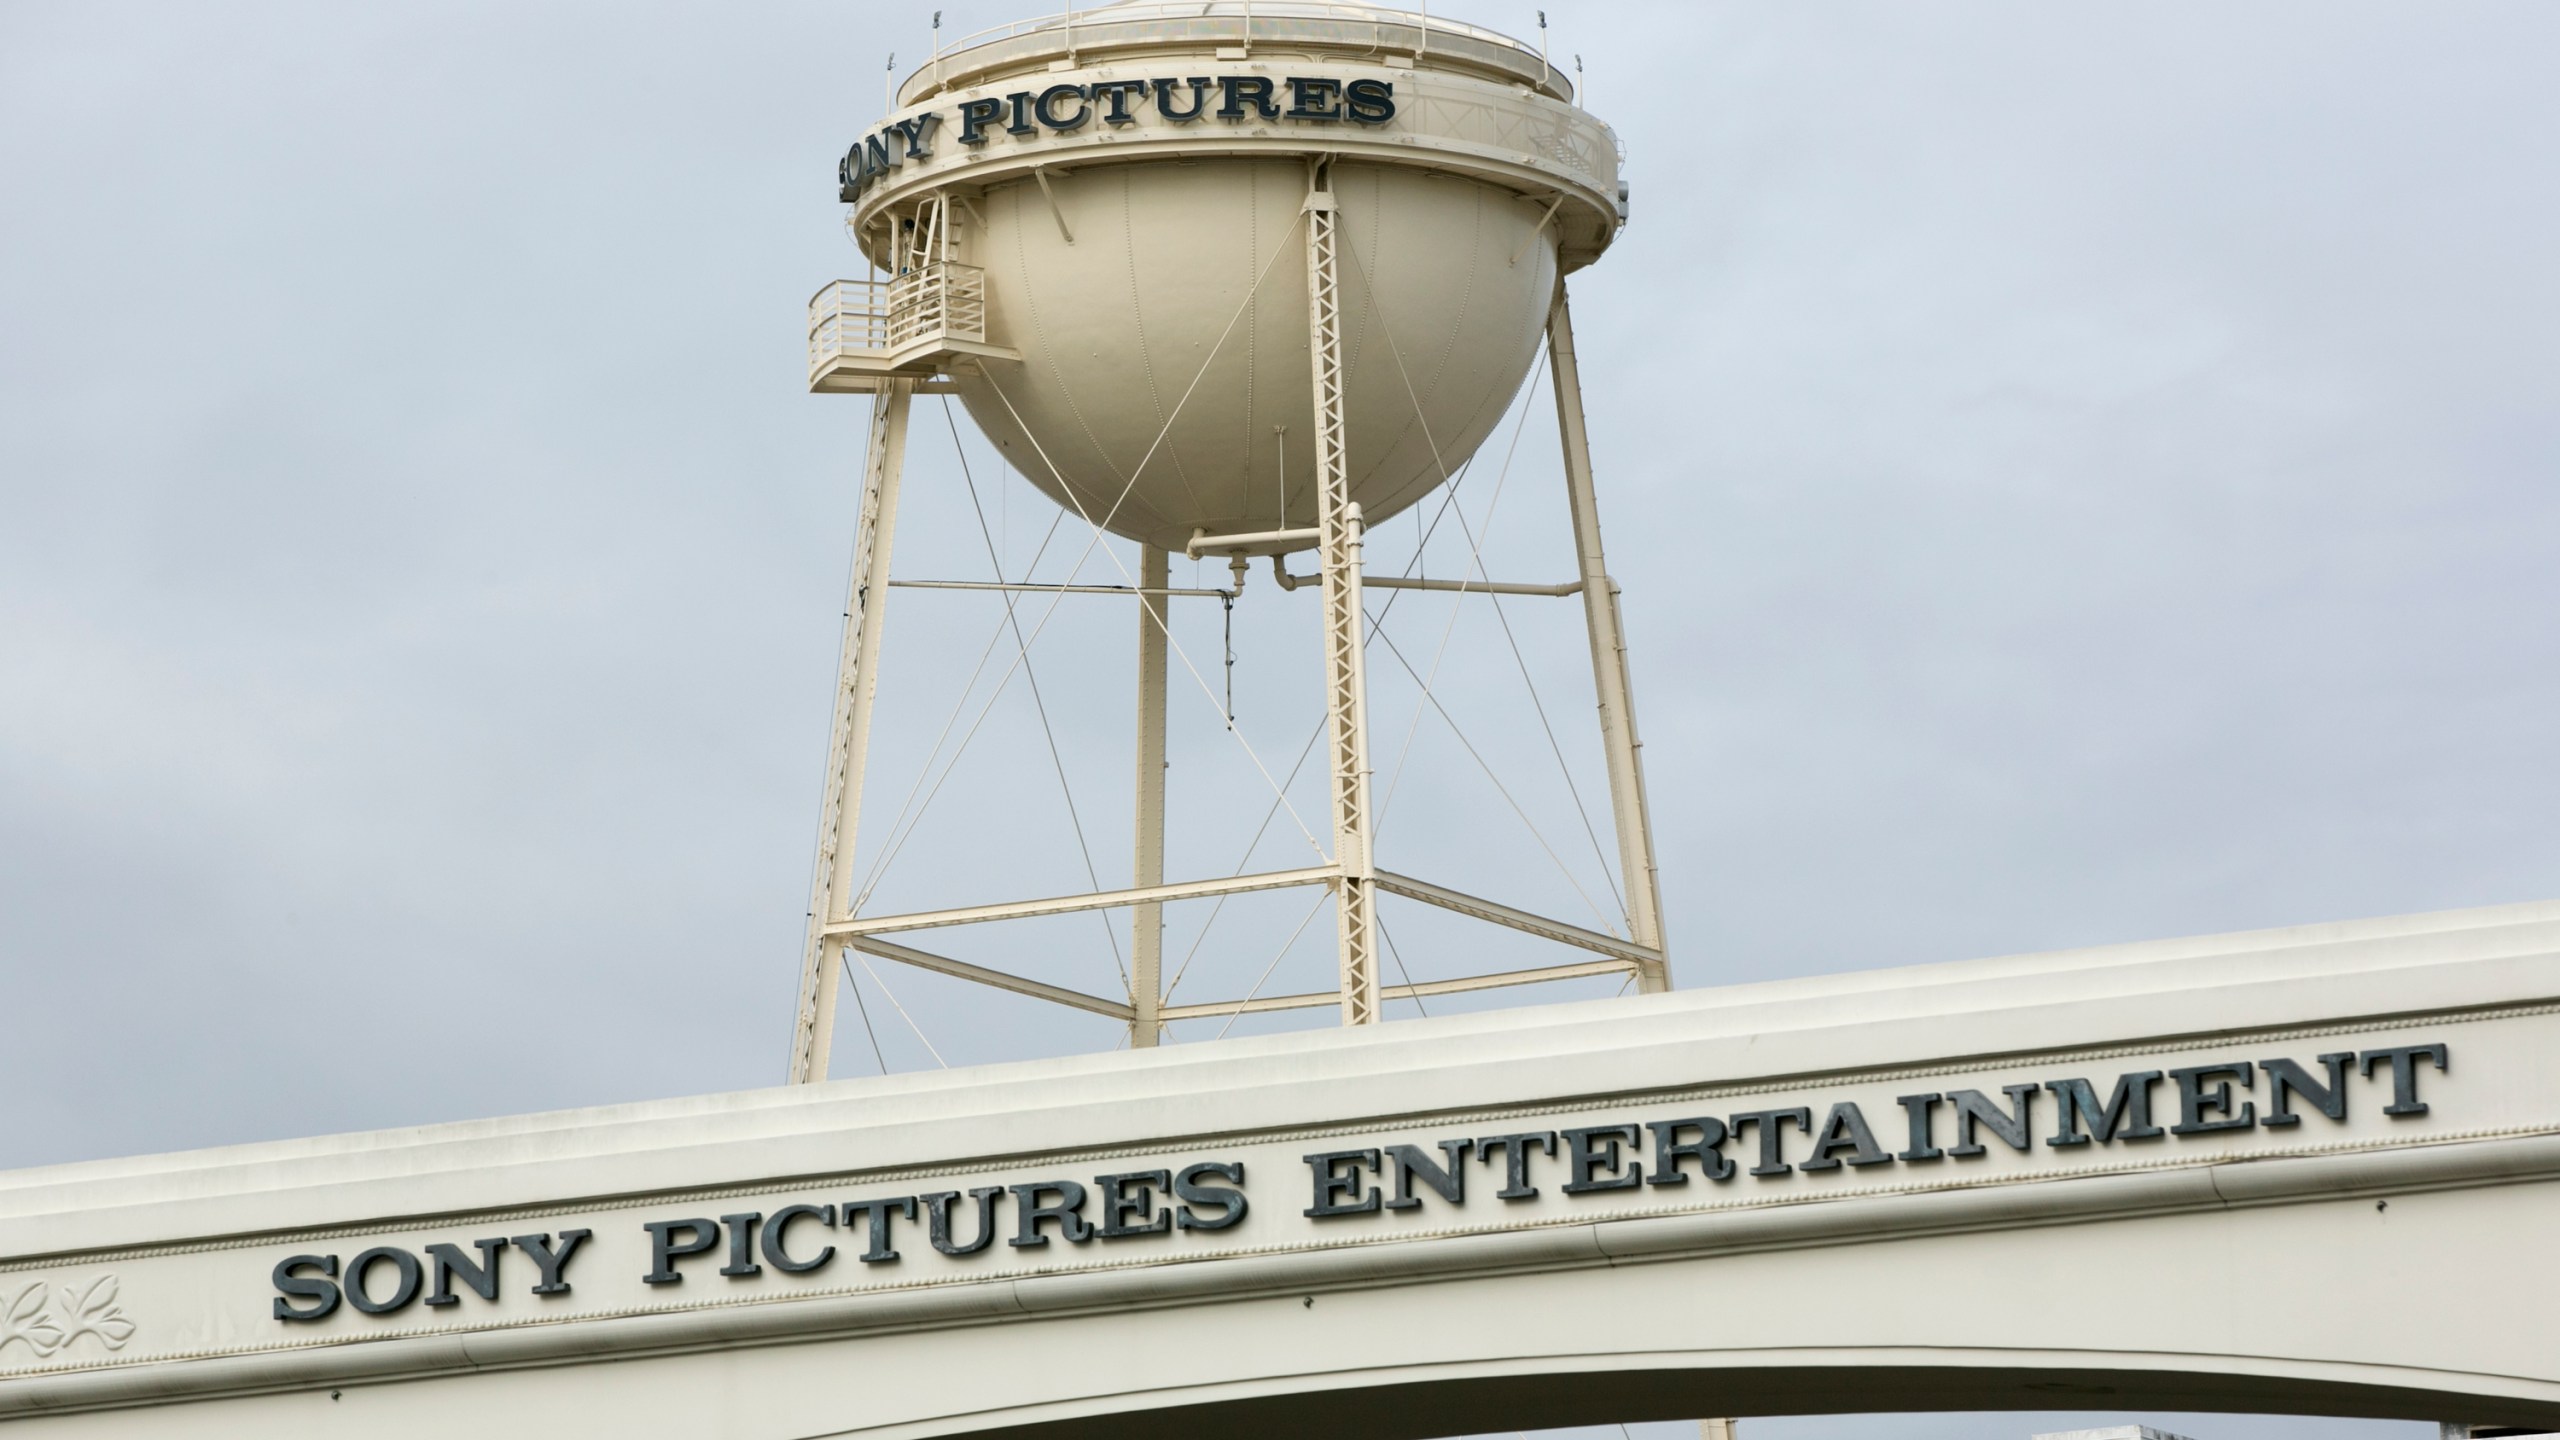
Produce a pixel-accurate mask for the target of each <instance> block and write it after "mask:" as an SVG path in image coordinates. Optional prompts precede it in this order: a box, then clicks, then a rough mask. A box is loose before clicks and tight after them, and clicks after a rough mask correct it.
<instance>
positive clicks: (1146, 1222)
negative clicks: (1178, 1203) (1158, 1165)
mask: <svg viewBox="0 0 2560 1440" xmlns="http://www.w3.org/2000/svg"><path fill="white" fill-rule="evenodd" d="M1093 1184H1094V1188H1095V1189H1096V1190H1097V1191H1099V1192H1100V1199H1101V1204H1102V1223H1101V1224H1100V1225H1097V1226H1095V1227H1094V1231H1093V1233H1095V1234H1096V1235H1099V1236H1101V1237H1102V1238H1103V1239H1105V1240H1117V1239H1120V1238H1121V1237H1122V1236H1125V1235H1161V1234H1163V1233H1165V1232H1166V1231H1168V1230H1170V1229H1172V1228H1173V1212H1172V1211H1170V1210H1158V1209H1157V1208H1156V1196H1157V1195H1158V1194H1160V1193H1162V1192H1164V1191H1166V1190H1170V1189H1172V1188H1173V1177H1172V1176H1171V1175H1170V1174H1167V1173H1166V1172H1165V1171H1162V1170H1135V1171H1131V1172H1130V1173H1129V1174H1126V1175H1097V1176H1095V1177H1094V1180H1093Z"/></svg>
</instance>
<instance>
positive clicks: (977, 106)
mask: <svg viewBox="0 0 2560 1440" xmlns="http://www.w3.org/2000/svg"><path fill="white" fill-rule="evenodd" d="M1003 118H1004V102H1003V101H1001V100H963V101H961V102H960V143H961V144H963V145H984V144H986V143H987V127H988V126H990V125H993V124H994V123H996V122H997V121H998V120H1001V119H1003ZM953 1193H954V1194H957V1193H958V1192H957V1191H954V1192H953Z"/></svg>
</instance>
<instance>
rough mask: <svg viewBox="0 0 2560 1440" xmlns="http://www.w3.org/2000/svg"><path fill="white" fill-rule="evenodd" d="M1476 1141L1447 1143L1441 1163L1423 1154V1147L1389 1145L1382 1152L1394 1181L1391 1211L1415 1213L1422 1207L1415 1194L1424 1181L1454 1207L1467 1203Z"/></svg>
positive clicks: (1448, 1141)
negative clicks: (1415, 1186) (1415, 1187)
mask: <svg viewBox="0 0 2560 1440" xmlns="http://www.w3.org/2000/svg"><path fill="white" fill-rule="evenodd" d="M1475 1143H1476V1142H1474V1141H1473V1140H1443V1141H1441V1142H1440V1159H1439V1160H1438V1161H1434V1160H1433V1159H1431V1157H1429V1156H1427V1155H1425V1154H1423V1153H1422V1147H1421V1146H1419V1145H1388V1146H1385V1147H1383V1148H1382V1149H1381V1151H1380V1152H1379V1153H1380V1154H1381V1156H1382V1157H1383V1158H1384V1159H1385V1161H1386V1164H1387V1174H1388V1175H1390V1176H1392V1177H1394V1180H1395V1193H1394V1194H1392V1195H1389V1196H1388V1197H1387V1200H1386V1206H1387V1208H1388V1209H1390V1210H1411V1209H1413V1208H1414V1207H1415V1206H1417V1205H1420V1204H1421V1203H1422V1197H1421V1196H1419V1195H1416V1194H1414V1193H1413V1182H1414V1181H1416V1180H1420V1181H1421V1182H1422V1183H1423V1184H1425V1185H1428V1186H1430V1187H1431V1188H1432V1189H1433V1190H1435V1191H1437V1192H1438V1193H1439V1196H1440V1198H1441V1199H1443V1200H1446V1201H1448V1202H1449V1203H1450V1204H1452V1205H1464V1204H1466V1203H1467V1152H1468V1151H1469V1150H1471V1149H1473V1148H1474V1147H1475Z"/></svg>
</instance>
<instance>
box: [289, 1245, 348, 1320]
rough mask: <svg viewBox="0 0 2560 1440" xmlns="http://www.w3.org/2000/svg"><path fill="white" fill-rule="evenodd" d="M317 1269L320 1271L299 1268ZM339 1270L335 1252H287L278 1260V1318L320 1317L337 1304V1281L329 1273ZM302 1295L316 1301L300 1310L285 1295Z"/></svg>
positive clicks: (333, 1273) (310, 1318)
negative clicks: (307, 1273)
mask: <svg viewBox="0 0 2560 1440" xmlns="http://www.w3.org/2000/svg"><path fill="white" fill-rule="evenodd" d="M303 1270H317V1271H319V1272H320V1273H319V1274H317V1275H303V1274H299V1273H297V1272H299V1271H303ZM337 1273H338V1257H337V1256H335V1255H288V1256H286V1257H285V1258H284V1259H282V1260H279V1261H277V1262H276V1269H275V1277H274V1278H275V1282H276V1318H277V1319H279V1320H317V1319H319V1318H320V1317H321V1316H323V1315H326V1314H328V1313H329V1312H330V1311H332V1310H335V1309H337V1308H338V1282H337V1281H336V1280H334V1279H331V1278H329V1277H331V1276H334V1275H336V1274H337ZM288 1295H299V1296H301V1297H303V1298H304V1299H307V1300H310V1301H312V1302H314V1303H313V1304H312V1306H311V1308H310V1309H308V1310H297V1309H295V1308H294V1307H293V1306H292V1304H290V1303H289V1302H288V1301H287V1300H286V1299H285V1297H286V1296H288Z"/></svg>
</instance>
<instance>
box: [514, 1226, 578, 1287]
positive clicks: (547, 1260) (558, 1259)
mask: <svg viewBox="0 0 2560 1440" xmlns="http://www.w3.org/2000/svg"><path fill="white" fill-rule="evenodd" d="M594 1233H596V1232H594V1231H593V1230H563V1231H561V1232H560V1248H559V1249H557V1250H554V1249H552V1248H551V1237H550V1236H548V1235H518V1236H516V1237H515V1247H516V1248H517V1249H518V1250H521V1251H523V1252H524V1253H525V1254H526V1255H528V1256H531V1257H532V1259H533V1268H534V1269H536V1270H538V1271H540V1272H541V1279H540V1280H539V1281H537V1282H536V1283H535V1285H534V1287H533V1293H534V1294H536V1295H566V1294H568V1293H569V1282H568V1281H566V1280H563V1279H561V1278H560V1272H561V1271H563V1270H566V1269H568V1268H569V1257H570V1256H572V1255H575V1254H577V1253H578V1242H579V1241H581V1240H584V1239H586V1238H587V1237H588V1236H590V1235H593V1234H594Z"/></svg>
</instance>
